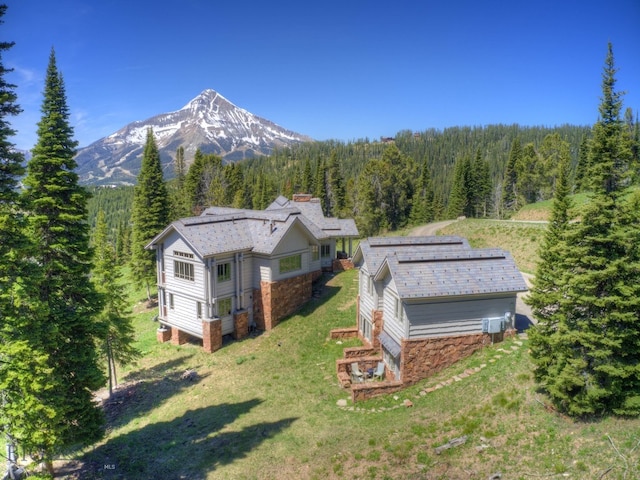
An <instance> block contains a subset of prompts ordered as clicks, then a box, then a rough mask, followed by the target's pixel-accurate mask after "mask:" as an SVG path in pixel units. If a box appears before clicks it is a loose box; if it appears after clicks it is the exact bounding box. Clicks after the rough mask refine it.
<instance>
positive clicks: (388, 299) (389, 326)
mask: <svg viewBox="0 0 640 480" xmlns="http://www.w3.org/2000/svg"><path fill="white" fill-rule="evenodd" d="M388 278H389V277H387V279H388ZM385 280H386V279H385ZM391 287H392V285H391V284H387V285H386V286H385V289H384V298H383V308H382V310H383V318H384V331H385V332H387V333H388V334H389V335H390V336H391V337H392V338H393V339H394V340H395V341H396V342H398V343H401V342H402V339H403V338H406V337H407V327H406V322H405V315H404V308H403V307H402V300H401V299H400V298H399V297H398V294H397V293H396V292H395V290H393V289H392V288H391ZM396 301H397V302H398V304H399V309H400V317H397V315H396Z"/></svg>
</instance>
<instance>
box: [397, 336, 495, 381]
mask: <svg viewBox="0 0 640 480" xmlns="http://www.w3.org/2000/svg"><path fill="white" fill-rule="evenodd" d="M500 340H502V335H500ZM494 341H499V340H498V339H497V338H494ZM489 344H491V336H490V335H488V334H483V333H478V334H470V335H458V336H451V337H432V338H423V339H420V340H403V341H402V353H401V355H402V356H401V361H400V371H401V373H402V375H401V379H402V383H404V384H405V385H411V384H414V383H416V382H418V381H420V380H422V379H424V378H427V377H429V376H431V375H433V374H434V373H436V372H439V371H440V370H442V369H444V368H447V367H449V366H451V365H453V364H454V363H456V362H458V361H459V360H461V359H463V358H465V357H468V356H469V355H471V354H472V353H473V352H475V351H476V350H478V349H480V348H482V347H483V346H485V345H489Z"/></svg>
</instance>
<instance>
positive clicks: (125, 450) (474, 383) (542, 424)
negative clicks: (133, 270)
mask: <svg viewBox="0 0 640 480" xmlns="http://www.w3.org/2000/svg"><path fill="white" fill-rule="evenodd" d="M356 279H357V276H356V273H355V272H354V271H351V272H345V273H341V274H339V275H337V276H334V277H326V278H325V280H326V284H325V285H324V287H323V288H322V295H321V297H320V298H317V299H313V300H312V301H311V302H310V303H309V304H308V305H307V306H306V307H305V308H304V310H302V311H300V312H299V313H298V314H297V315H294V316H292V317H290V318H289V319H287V320H286V321H284V322H283V323H281V324H280V325H279V326H278V327H277V328H275V329H274V330H273V331H271V332H267V333H263V334H262V335H259V336H256V337H252V338H250V339H247V340H244V341H241V342H230V343H227V344H225V346H224V348H223V349H222V350H220V351H218V352H216V353H214V354H207V353H204V352H203V351H202V350H201V347H200V345H198V344H197V343H194V344H187V345H184V346H180V347H176V346H172V345H170V344H158V343H156V340H155V329H156V327H157V324H155V323H153V321H152V320H151V318H152V317H153V316H154V315H155V312H144V313H140V314H138V315H137V317H136V326H137V329H138V335H139V345H140V347H141V348H142V349H143V350H144V352H145V356H144V358H143V359H142V360H141V361H140V362H139V364H138V365H137V366H136V367H135V368H131V369H130V370H129V371H127V372H124V375H123V379H122V380H123V381H124V383H123V384H122V387H121V389H120V390H119V391H118V394H117V395H115V396H114V398H112V401H111V402H110V404H108V405H107V413H108V418H109V431H108V435H107V437H106V438H105V439H104V441H102V442H101V443H99V444H97V445H95V446H93V447H92V448H90V449H87V451H86V452H85V454H84V455H82V457H81V460H82V461H83V462H84V470H83V476H84V478H114V479H158V480H160V479H179V478H185V479H205V478H207V479H294V478H296V479H297V478H300V479H328V478H329V479H337V478H343V479H470V478H471V479H486V478H488V477H489V476H490V475H492V474H495V473H497V472H500V473H502V478H505V479H506V478H509V479H518V478H520V479H525V478H527V479H528V478H541V477H544V478H562V476H563V475H565V474H566V475H569V478H581V479H582V478H585V479H588V478H607V479H611V478H638V477H640V470H639V469H638V459H639V458H640V451H639V450H640V447H638V442H639V441H640V421H639V420H637V419H630V420H624V419H617V418H607V419H604V420H592V421H585V422H576V421H573V420H571V419H569V418H565V417H563V416H560V415H557V414H556V413H554V412H553V411H552V410H550V409H549V408H548V406H546V404H547V402H546V399H545V398H544V396H542V395H541V394H539V393H537V392H536V387H535V385H534V383H533V381H532V375H531V364H530V362H529V359H528V355H527V348H526V340H524V339H516V340H512V341H508V342H504V343H502V344H496V345H494V346H491V347H488V348H486V349H484V350H483V351H481V352H479V353H477V354H476V355H474V356H473V357H471V358H469V359H467V360H466V361H464V362H461V363H460V364H459V365H456V366H455V367H453V368H451V369H449V370H447V371H446V372H442V373H441V374H439V375H437V376H436V377H434V378H431V379H428V380H426V381H424V382H422V383H421V384H420V385H416V386H414V387H411V388H409V389H407V390H406V391H405V392H402V393H400V394H396V395H392V396H386V397H379V398H376V399H373V400H370V401H368V402H364V403H362V404H357V405H355V406H354V405H352V404H351V402H350V401H349V403H348V406H347V407H345V408H340V407H338V406H337V401H338V400H340V399H347V398H349V393H348V392H347V391H345V390H343V389H341V388H340V387H339V386H338V383H337V379H336V375H335V359H336V358H339V357H341V356H342V348H343V347H345V346H352V345H356V344H357V341H350V342H345V343H344V344H342V345H339V344H337V342H336V341H335V340H329V339H328V333H329V331H330V330H331V329H332V328H336V327H345V326H351V325H353V324H354V323H355V312H356V311H355V301H354V299H355V295H356V292H357V283H356ZM481 366H484V367H483V368H481V369H480V370H479V372H478V373H476V374H474V375H471V376H469V377H467V378H464V379H462V380H460V381H453V382H451V383H450V384H449V385H447V386H445V387H443V388H440V389H438V390H436V391H433V392H431V393H428V394H421V393H420V392H424V391H425V389H426V388H427V387H432V386H435V385H437V384H438V383H440V382H444V381H446V380H450V379H452V378H453V377H454V375H456V374H459V373H461V372H463V371H465V370H467V369H470V368H473V367H481ZM185 371H193V372H195V374H192V375H184V372H185ZM189 377H191V378H189ZM405 399H409V400H411V402H412V403H413V406H412V407H405V406H401V405H402V403H403V401H404V400H405ZM463 435H466V436H467V441H466V443H465V444H464V445H461V446H459V447H456V448H452V449H450V450H446V451H445V452H443V453H442V454H441V455H437V454H436V453H435V451H434V448H435V447H437V446H439V445H442V444H444V443H446V442H447V441H449V440H451V439H453V438H457V437H460V436H463ZM636 447H638V448H636ZM603 475H605V476H603ZM625 475H626V477H625Z"/></svg>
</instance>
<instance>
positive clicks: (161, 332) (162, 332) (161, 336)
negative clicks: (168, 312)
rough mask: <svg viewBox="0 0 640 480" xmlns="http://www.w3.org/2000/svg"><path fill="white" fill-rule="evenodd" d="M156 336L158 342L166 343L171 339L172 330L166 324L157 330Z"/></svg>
mask: <svg viewBox="0 0 640 480" xmlns="http://www.w3.org/2000/svg"><path fill="white" fill-rule="evenodd" d="M156 338H157V339H158V342H160V343H165V342H168V341H169V340H171V330H170V329H168V328H167V327H165V326H164V325H163V326H161V327H160V328H158V330H156Z"/></svg>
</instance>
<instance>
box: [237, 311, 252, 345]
mask: <svg viewBox="0 0 640 480" xmlns="http://www.w3.org/2000/svg"><path fill="white" fill-rule="evenodd" d="M248 336H249V312H248V311H246V310H238V311H237V312H236V313H235V314H234V316H233V338H235V339H236V340H242V339H243V338H246V337H248Z"/></svg>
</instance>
